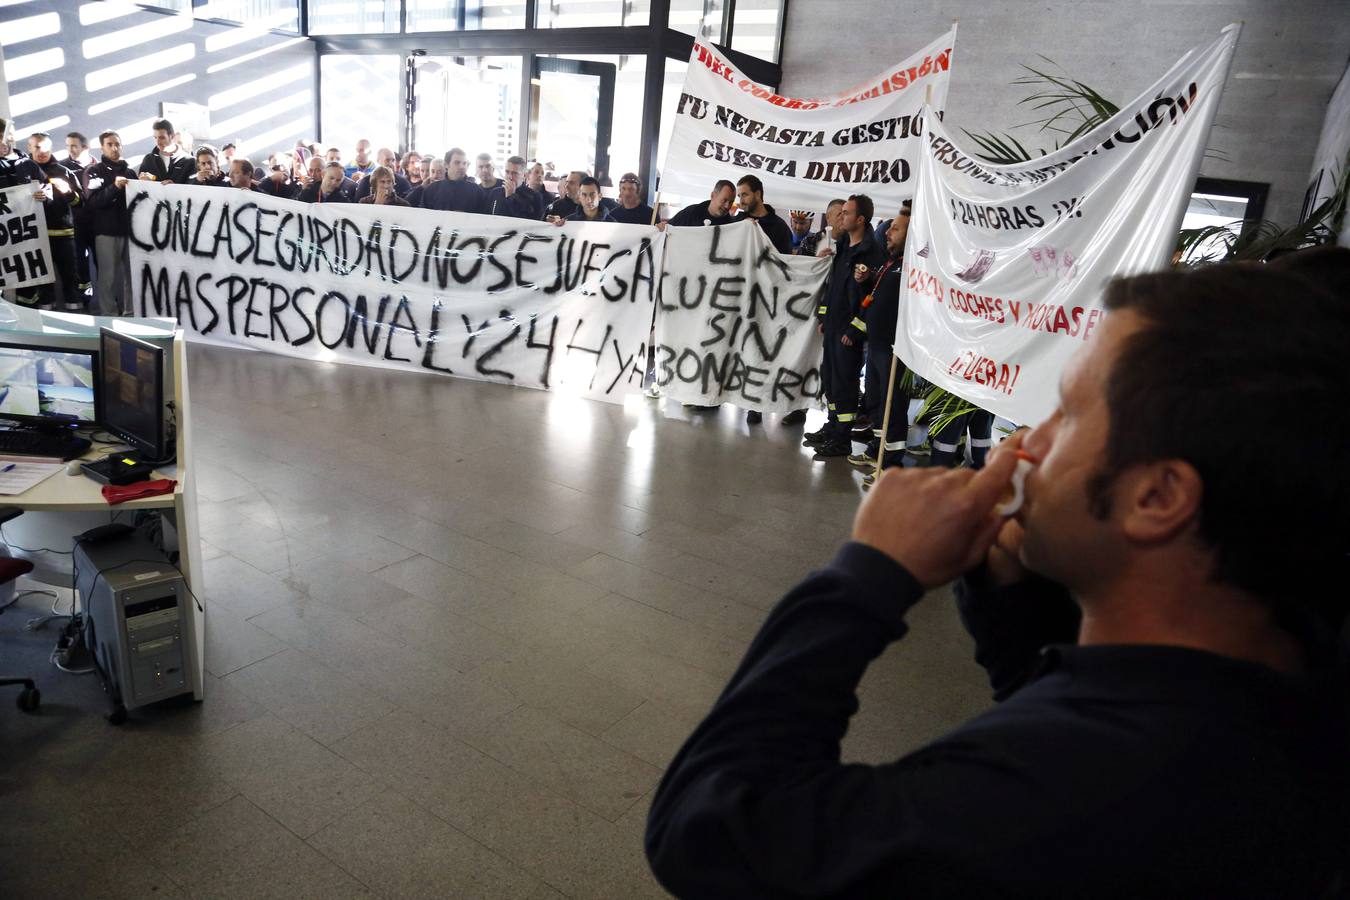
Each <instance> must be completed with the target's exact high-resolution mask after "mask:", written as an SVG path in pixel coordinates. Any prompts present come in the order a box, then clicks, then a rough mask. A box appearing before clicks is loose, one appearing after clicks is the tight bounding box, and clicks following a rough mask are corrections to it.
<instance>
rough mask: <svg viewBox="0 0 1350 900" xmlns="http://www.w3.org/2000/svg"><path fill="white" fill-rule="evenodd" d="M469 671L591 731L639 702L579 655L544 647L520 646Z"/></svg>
mask: <svg viewBox="0 0 1350 900" xmlns="http://www.w3.org/2000/svg"><path fill="white" fill-rule="evenodd" d="M471 674H472V676H473V677H474V678H475V679H481V680H482V681H483V682H484V683H486V684H487V685H489V686H491V687H494V688H496V689H498V690H501V691H505V692H506V693H508V694H510V695H511V696H512V697H515V698H516V699H518V700H519V701H521V702H522V703H526V704H529V705H530V706H533V707H536V708H538V709H544V710H547V711H549V712H550V713H552V714H553V715H555V716H557V717H558V718H559V719H561V720H562V721H564V722H566V723H568V724H569V725H572V726H574V727H576V728H579V729H581V730H582V731H584V732H586V733H587V734H592V735H599V734H601V733H603V732H604V731H605V729H607V728H609V727H610V726H611V725H613V724H614V723H615V722H617V721H618V720H619V719H621V718H623V717H624V716H625V715H627V714H628V713H630V712H631V711H632V710H634V709H636V708H637V707H638V706H639V705H640V704H641V703H642V700H643V695H642V694H640V693H638V692H636V691H634V690H633V689H632V688H631V687H630V686H628V685H626V684H623V683H620V682H618V681H614V680H610V679H608V678H604V677H602V676H600V675H597V674H595V673H594V672H593V671H588V670H587V669H586V668H585V660H584V659H581V660H578V659H573V658H571V657H568V656H565V655H561V654H558V653H556V652H550V651H547V650H537V649H533V648H523V649H519V650H517V651H515V652H513V653H511V654H510V655H507V656H503V657H498V658H495V659H492V660H489V661H487V662H486V663H484V664H483V665H481V666H480V667H478V668H477V669H476V670H474V672H472V673H471Z"/></svg>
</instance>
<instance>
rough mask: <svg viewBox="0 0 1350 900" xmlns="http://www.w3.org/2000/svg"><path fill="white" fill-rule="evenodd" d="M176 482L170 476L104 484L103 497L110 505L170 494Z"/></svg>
mask: <svg viewBox="0 0 1350 900" xmlns="http://www.w3.org/2000/svg"><path fill="white" fill-rule="evenodd" d="M177 484H178V482H177V481H174V480H173V479H172V478H156V479H155V480H154V481H137V482H134V483H132V484H105V485H104V486H103V499H104V500H107V501H108V503H109V504H110V505H112V506H116V505H117V504H119V503H126V502H127V501H128V500H136V499H138V498H140V497H155V496H158V495H159V494H171V493H173V489H174V487H175V486H176V485H177Z"/></svg>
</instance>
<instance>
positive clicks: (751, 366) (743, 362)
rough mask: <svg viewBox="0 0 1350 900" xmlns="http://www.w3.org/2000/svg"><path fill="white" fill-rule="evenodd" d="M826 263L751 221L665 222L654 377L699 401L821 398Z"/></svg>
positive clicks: (679, 395) (766, 405) (748, 403)
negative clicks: (778, 245)
mask: <svg viewBox="0 0 1350 900" xmlns="http://www.w3.org/2000/svg"><path fill="white" fill-rule="evenodd" d="M829 271H830V260H829V259H817V258H815V257H810V256H783V255H781V254H779V253H778V252H777V251H776V250H774V248H773V244H771V243H769V239H768V238H767V237H766V236H765V235H764V231H763V230H762V229H761V228H760V227H759V225H757V224H756V223H754V222H750V221H744V222H737V223H736V224H734V225H720V226H714V227H711V228H671V229H669V230H668V237H667V238H666V264H665V269H664V271H663V272H662V273H661V274H662V278H661V296H660V303H661V309H660V314H659V315H658V316H657V318H656V385H657V387H659V388H660V389H661V390H662V392H663V393H665V395H666V396H668V397H670V398H672V399H675V400H679V401H681V402H683V403H695V404H699V405H712V404H717V403H723V402H726V403H734V404H736V405H737V406H741V407H744V408H746V409H756V410H759V411H760V412H769V413H786V412H791V411H792V410H794V409H804V408H805V407H808V406H819V405H820V394H821V384H820V357H821V350H820V335H819V333H817V331H816V322H815V311H816V306H817V305H818V304H819V300H820V295H821V291H822V290H823V289H824V286H825V277H826V275H828V274H829Z"/></svg>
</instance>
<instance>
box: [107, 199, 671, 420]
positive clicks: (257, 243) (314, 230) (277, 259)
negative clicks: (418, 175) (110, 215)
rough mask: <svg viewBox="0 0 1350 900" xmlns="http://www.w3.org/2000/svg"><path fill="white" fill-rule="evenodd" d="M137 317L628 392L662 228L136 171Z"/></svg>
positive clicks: (387, 362) (376, 359)
mask: <svg viewBox="0 0 1350 900" xmlns="http://www.w3.org/2000/svg"><path fill="white" fill-rule="evenodd" d="M127 205H128V208H129V209H130V213H131V238H130V240H131V269H132V272H131V277H132V286H133V295H134V297H135V301H136V314H137V315H142V316H168V317H173V318H176V319H178V321H179V323H180V324H181V325H182V326H183V328H184V330H185V332H186V333H187V335H188V336H189V338H190V339H192V340H197V341H204V342H208V343H215V344H226V345H231V346H237V347H248V348H253V349H262V350H268V351H271V352H273V353H281V354H286V355H290V356H298V357H303V358H306V359H322V360H333V361H337V362H344V363H354V364H359V365H367V366H383V367H391V368H400V369H412V370H420V371H427V372H437V373H440V374H444V375H456V376H459V377H461V378H474V379H479V380H483V381H495V382H500V383H503V384H513V385H521V386H523V387H533V388H549V389H554V390H563V391H567V392H570V393H575V394H579V395H582V396H586V397H591V398H593V399H598V400H609V401H613V402H622V400H623V398H624V395H625V394H627V393H629V392H631V391H638V390H641V388H642V383H643V379H644V377H645V375H646V370H647V355H648V353H647V351H648V341H649V339H650V334H651V322H652V312H653V307H654V304H655V300H656V293H657V289H658V287H659V283H660V277H659V271H660V261H661V248H662V243H663V241H664V237H665V236H664V235H663V234H661V233H660V232H658V231H657V230H656V229H654V228H650V227H647V226H638V225H616V224H608V223H598V224H589V223H588V224H575V223H568V224H567V225H564V226H562V227H555V226H553V225H549V224H546V223H543V222H533V221H529V220H525V219H510V218H494V217H492V216H477V215H463V214H456V213H444V212H438V211H435V210H423V209H409V208H399V207H389V206H373V205H369V204H305V203H297V202H294V201H290V200H277V199H274V198H272V197H269V196H267V195H265V194H260V193H254V192H248V191H240V190H237V189H234V188H204V187H196V186H181V185H171V184H156V183H146V182H132V183H131V184H129V185H128V186H127Z"/></svg>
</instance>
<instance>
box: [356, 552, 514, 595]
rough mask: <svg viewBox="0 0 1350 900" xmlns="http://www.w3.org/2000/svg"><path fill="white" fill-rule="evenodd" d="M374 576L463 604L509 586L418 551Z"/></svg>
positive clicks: (403, 588) (414, 592)
mask: <svg viewBox="0 0 1350 900" xmlns="http://www.w3.org/2000/svg"><path fill="white" fill-rule="evenodd" d="M374 576H375V577H376V578H378V579H380V580H381V581H385V582H388V583H389V584H392V585H394V586H395V587H398V588H401V589H402V590H404V591H407V592H408V593H410V594H413V595H414V596H417V597H421V598H422V599H423V600H427V601H430V602H431V603H434V604H437V605H450V606H463V605H465V604H471V603H477V602H483V601H491V600H495V599H498V598H501V597H504V596H506V593H507V592H506V590H505V588H502V587H499V586H497V585H495V584H490V583H489V582H486V581H483V580H482V579H481V578H476V577H474V576H473V575H470V574H469V573H467V572H462V571H460V570H459V569H455V568H451V567H450V566H448V565H446V564H445V563H443V562H440V561H439V560H435V559H432V558H431V557H429V556H423V555H421V554H414V555H412V556H410V557H408V558H406V559H402V560H399V561H396V562H393V563H391V564H389V565H387V566H384V567H382V568H380V569H377V570H375V572H374Z"/></svg>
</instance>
